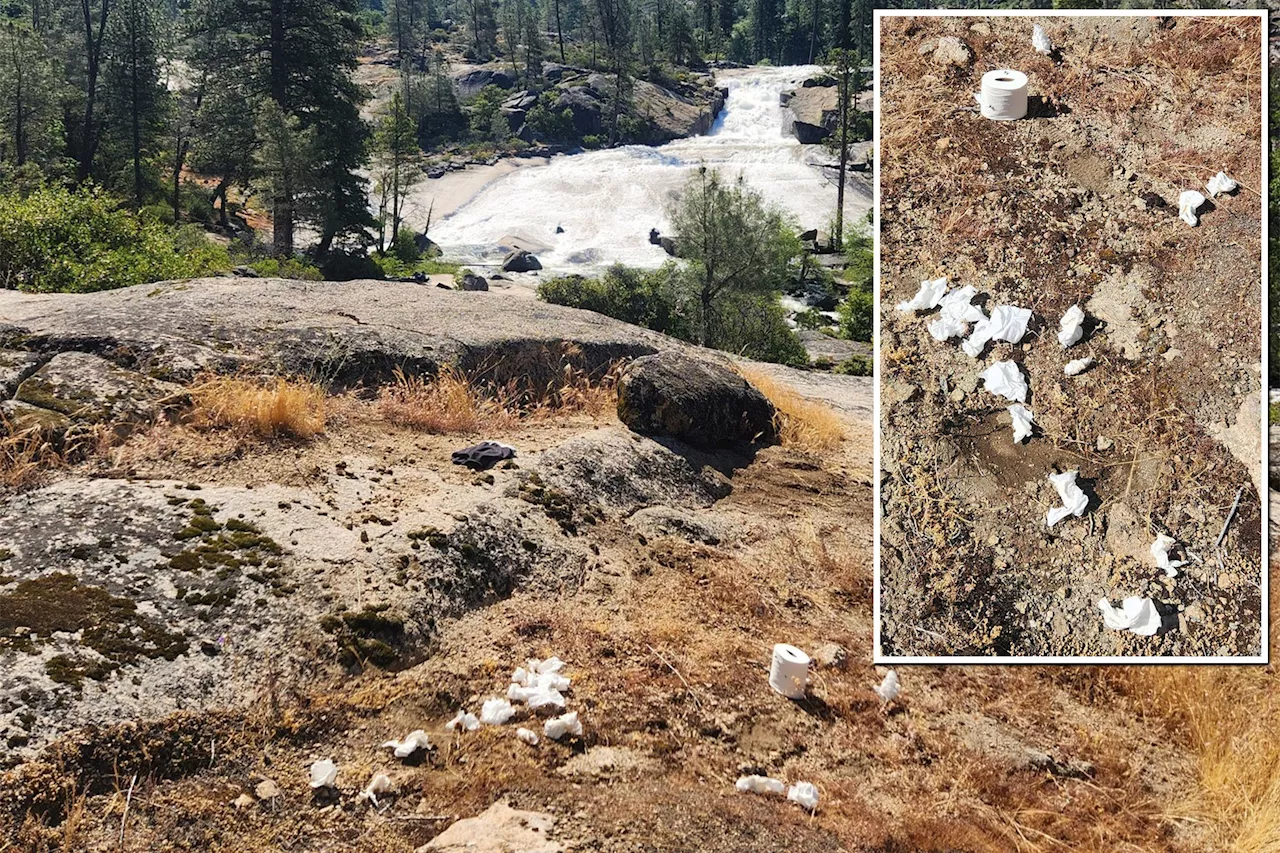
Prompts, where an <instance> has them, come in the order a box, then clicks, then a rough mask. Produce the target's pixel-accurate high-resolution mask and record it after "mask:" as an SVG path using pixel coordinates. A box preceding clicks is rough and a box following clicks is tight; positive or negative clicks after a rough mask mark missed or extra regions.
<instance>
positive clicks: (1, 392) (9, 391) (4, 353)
mask: <svg viewBox="0 0 1280 853" xmlns="http://www.w3.org/2000/svg"><path fill="white" fill-rule="evenodd" d="M38 367H40V357H39V356H37V355H36V354H35V353H33V352H23V351H22V350H8V349H0V398H2V397H12V396H13V392H14V391H17V390H18V386H19V385H20V384H22V380H24V379H26V378H27V377H28V376H30V375H31V374H33V373H35V372H36V369H37V368H38Z"/></svg>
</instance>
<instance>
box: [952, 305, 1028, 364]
mask: <svg viewBox="0 0 1280 853" xmlns="http://www.w3.org/2000/svg"><path fill="white" fill-rule="evenodd" d="M1030 321H1031V309H1030V308H1016V307H1014V306H1012V305H1001V306H999V307H997V308H995V309H993V310H992V311H991V316H990V317H986V318H983V319H982V320H979V321H978V322H977V323H976V324H975V325H974V327H973V334H971V335H969V337H968V338H966V339H965V341H964V343H962V344H960V349H962V350H964V351H965V352H966V353H968V354H969V355H970V356H972V357H973V358H977V357H978V356H980V355H982V350H983V348H984V347H985V346H986V345H987V342H988V341H1008V342H1009V343H1011V344H1016V343H1017V342H1018V341H1020V340H1022V338H1023V336H1024V335H1026V333H1027V323H1029V322H1030Z"/></svg>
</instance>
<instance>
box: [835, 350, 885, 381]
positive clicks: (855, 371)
mask: <svg viewBox="0 0 1280 853" xmlns="http://www.w3.org/2000/svg"><path fill="white" fill-rule="evenodd" d="M874 368H875V360H874V359H872V358H871V356H867V355H851V356H849V357H848V358H846V359H845V360H844V361H842V362H840V363H839V364H837V365H836V366H835V368H833V369H832V371H831V372H832V373H839V374H841V375H842V376H871V375H872V374H873V373H874Z"/></svg>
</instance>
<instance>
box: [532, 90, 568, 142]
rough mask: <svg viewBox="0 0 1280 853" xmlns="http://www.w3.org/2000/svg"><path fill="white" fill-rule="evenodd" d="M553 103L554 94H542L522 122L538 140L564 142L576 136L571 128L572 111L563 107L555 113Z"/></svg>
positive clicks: (554, 99)
mask: <svg viewBox="0 0 1280 853" xmlns="http://www.w3.org/2000/svg"><path fill="white" fill-rule="evenodd" d="M555 103H556V96H555V93H554V92H544V93H543V95H542V97H541V98H540V99H539V100H538V103H537V104H535V105H534V107H533V109H531V110H529V112H528V114H527V115H525V117H524V120H525V123H526V124H528V125H529V129H530V130H532V131H533V134H534V136H536V137H538V138H539V139H549V140H552V141H555V142H566V141H568V140H570V139H573V138H574V137H576V136H577V130H576V128H574V126H573V110H571V109H569V108H568V107H565V108H564V109H562V110H560V111H558V112H557V111H556V108H555Z"/></svg>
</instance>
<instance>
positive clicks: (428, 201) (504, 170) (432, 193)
mask: <svg viewBox="0 0 1280 853" xmlns="http://www.w3.org/2000/svg"><path fill="white" fill-rule="evenodd" d="M547 162H548V159H547V158H546V157H507V158H504V159H502V160H499V161H498V162H497V163H494V164H493V165H492V166H467V168H465V169H462V170H461V171H457V172H446V173H445V174H444V176H443V177H440V178H426V179H424V180H423V181H421V182H420V183H419V184H417V185H416V186H415V187H414V188H413V189H412V190H410V191H409V196H408V198H407V199H406V200H405V217H404V218H405V221H406V222H407V223H408V225H409V227H410V228H413V229H414V230H415V231H421V230H422V229H423V228H424V227H425V226H426V224H427V214H428V211H430V215H431V221H432V222H433V223H434V222H439V221H441V220H442V219H444V218H445V217H447V216H449V215H450V214H451V213H453V212H455V211H456V210H457V209H458V208H460V207H462V206H463V205H464V204H466V203H467V202H469V201H470V200H471V199H473V198H475V196H476V194H477V193H479V192H480V190H482V189H484V188H485V186H487V185H488V184H489V183H490V182H492V181H496V180H498V179H499V178H501V177H503V176H504V175H509V174H511V173H512V172H514V171H515V170H516V169H522V168H525V167H527V166H545V165H546V164H547Z"/></svg>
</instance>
